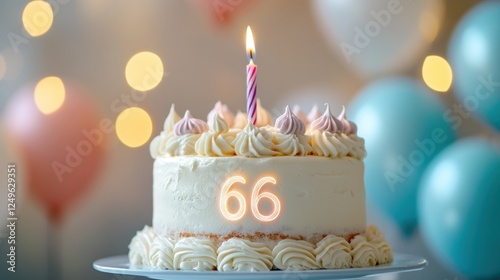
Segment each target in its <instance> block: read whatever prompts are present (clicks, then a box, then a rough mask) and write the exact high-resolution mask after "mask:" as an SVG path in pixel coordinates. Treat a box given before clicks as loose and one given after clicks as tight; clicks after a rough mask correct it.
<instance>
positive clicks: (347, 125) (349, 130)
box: [338, 105, 358, 134]
mask: <svg viewBox="0 0 500 280" xmlns="http://www.w3.org/2000/svg"><path fill="white" fill-rule="evenodd" d="M338 119H339V120H340V122H341V123H342V132H343V133H345V134H356V133H357V132H358V127H357V126H356V124H355V123H353V122H351V121H349V120H348V119H347V114H346V112H345V106H344V105H342V112H341V113H340V115H339V117H338Z"/></svg>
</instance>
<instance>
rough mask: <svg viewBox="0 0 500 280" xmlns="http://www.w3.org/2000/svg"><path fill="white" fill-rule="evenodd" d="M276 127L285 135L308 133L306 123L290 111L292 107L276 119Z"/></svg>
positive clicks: (287, 108)
mask: <svg viewBox="0 0 500 280" xmlns="http://www.w3.org/2000/svg"><path fill="white" fill-rule="evenodd" d="M274 126H275V127H276V129H277V130H278V131H279V132H280V133H283V134H300V135H303V134H304V133H305V132H306V127H305V125H304V123H303V122H302V121H301V120H300V119H299V118H297V116H295V115H294V114H293V113H292V111H290V107H288V106H286V108H285V113H283V115H281V116H279V117H278V118H277V119H276V123H275V125H274Z"/></svg>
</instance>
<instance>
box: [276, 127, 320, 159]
mask: <svg viewBox="0 0 500 280" xmlns="http://www.w3.org/2000/svg"><path fill="white" fill-rule="evenodd" d="M273 142H274V143H275V149H276V150H277V151H278V152H280V153H282V154H283V155H288V156H307V155H309V154H310V153H311V151H312V148H311V145H309V136H306V135H296V134H281V133H278V134H276V136H275V137H274V140H273Z"/></svg>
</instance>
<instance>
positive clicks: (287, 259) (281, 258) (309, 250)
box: [273, 239, 319, 270]
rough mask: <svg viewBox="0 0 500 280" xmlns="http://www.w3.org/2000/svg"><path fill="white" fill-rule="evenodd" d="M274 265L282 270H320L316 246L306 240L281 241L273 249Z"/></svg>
mask: <svg viewBox="0 0 500 280" xmlns="http://www.w3.org/2000/svg"><path fill="white" fill-rule="evenodd" d="M273 257H274V265H275V266H276V267H277V268H279V269H281V270H308V269H318V268H319V265H318V263H317V262H316V257H315V256H314V245H313V244H311V243H309V242H307V241H304V240H292V239H285V240H281V241H280V242H279V243H278V245H276V247H274V249H273Z"/></svg>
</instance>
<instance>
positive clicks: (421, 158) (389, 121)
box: [348, 77, 456, 235]
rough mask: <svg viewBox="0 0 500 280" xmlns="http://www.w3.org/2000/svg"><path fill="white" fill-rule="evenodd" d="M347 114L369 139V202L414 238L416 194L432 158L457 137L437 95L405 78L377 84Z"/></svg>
mask: <svg viewBox="0 0 500 280" xmlns="http://www.w3.org/2000/svg"><path fill="white" fill-rule="evenodd" d="M349 109H350V110H349V111H348V113H349V117H350V118H351V119H352V120H353V121H354V122H355V123H356V124H357V125H358V135H360V136H361V137H363V138H364V139H365V144H366V150H367V153H368V155H367V157H366V159H365V185H366V196H367V199H368V200H369V201H370V202H372V203H374V205H376V206H378V207H379V208H380V209H381V210H383V211H384V212H385V213H386V214H387V215H389V216H390V217H392V219H393V220H394V221H395V222H396V223H397V224H398V225H399V226H400V228H401V230H402V232H403V233H404V234H406V235H410V234H411V233H412V232H413V229H414V228H415V226H416V224H417V193H418V188H419V185H420V179H421V175H422V174H423V172H424V170H425V168H426V167H427V165H428V164H429V162H431V160H432V159H433V158H434V157H435V156H436V155H437V154H438V153H439V152H440V151H441V150H442V149H443V148H445V147H446V146H448V145H449V144H450V143H452V142H453V141H454V140H455V138H456V135H455V131H454V130H453V129H452V127H451V124H450V123H449V122H447V121H446V119H445V118H444V115H443V114H444V108H443V106H442V104H441V102H440V100H439V99H438V98H437V97H436V95H435V94H433V93H431V92H429V91H428V90H427V89H426V88H425V87H424V86H423V85H422V84H421V83H419V82H417V81H415V80H412V79H408V78H402V77H394V78H387V79H383V80H380V81H376V82H374V83H372V84H370V85H368V86H367V87H366V88H364V89H363V90H362V91H361V92H360V94H359V95H358V96H357V97H356V98H355V100H354V101H353V103H352V104H351V106H350V108H349Z"/></svg>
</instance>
